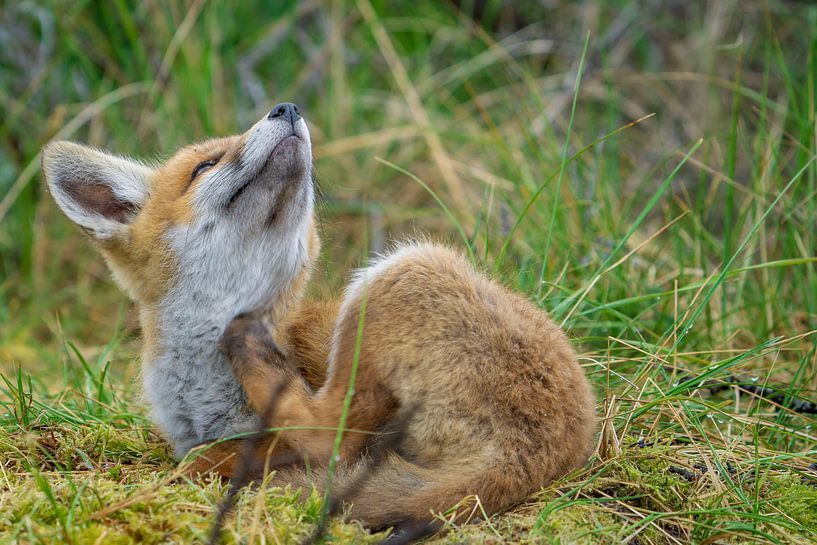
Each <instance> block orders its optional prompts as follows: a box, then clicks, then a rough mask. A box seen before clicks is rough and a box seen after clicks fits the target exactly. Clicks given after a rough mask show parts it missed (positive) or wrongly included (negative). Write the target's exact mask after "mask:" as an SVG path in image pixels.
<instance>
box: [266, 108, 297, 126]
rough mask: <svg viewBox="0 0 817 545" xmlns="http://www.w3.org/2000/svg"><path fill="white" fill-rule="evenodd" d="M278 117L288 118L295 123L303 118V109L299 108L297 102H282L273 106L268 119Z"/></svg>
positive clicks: (291, 122)
mask: <svg viewBox="0 0 817 545" xmlns="http://www.w3.org/2000/svg"><path fill="white" fill-rule="evenodd" d="M278 117H280V118H283V119H286V120H288V121H289V122H290V124H292V125H295V122H296V121H298V120H299V119H301V111H300V110H299V109H298V105H297V104H293V103H292V102H282V103H281V104H277V105H276V106H275V107H273V108H272V110H270V113H269V115H267V119H276V118H278Z"/></svg>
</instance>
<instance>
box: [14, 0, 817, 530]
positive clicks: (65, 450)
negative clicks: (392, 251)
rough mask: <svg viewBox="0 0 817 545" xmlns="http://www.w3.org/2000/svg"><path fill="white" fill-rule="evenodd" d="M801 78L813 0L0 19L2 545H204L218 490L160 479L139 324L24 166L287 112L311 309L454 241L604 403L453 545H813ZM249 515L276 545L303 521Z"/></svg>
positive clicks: (808, 166)
mask: <svg viewBox="0 0 817 545" xmlns="http://www.w3.org/2000/svg"><path fill="white" fill-rule="evenodd" d="M816 81H817V5H815V4H814V3H813V2H806V1H802V2H796V1H790V0H740V1H738V0H711V1H687V0H662V1H653V0H641V1H625V0H597V1H589V0H585V1H574V2H569V1H564V0H519V1H510V0H459V1H455V0H439V1H423V0H413V1H410V2H409V1H403V0H392V1H388V2H386V1H380V0H325V1H310V0H304V1H301V2H295V1H260V0H244V1H241V2H228V1H223V0H206V1H205V0H187V1H181V0H171V1H164V0H143V1H129V0H112V1H87V0H83V1H64V0H36V1H35V0H26V1H19V2H18V1H13V0H11V1H9V0H6V1H4V2H0V111H2V114H1V115H0V408H1V409H2V410H0V470H2V474H3V479H2V480H0V505H2V506H3V508H2V509H0V542H2V541H3V539H4V537H3V536H9V537H8V539H10V540H11V542H15V543H17V542H19V543H28V542H31V543H35V542H41V543H53V542H66V543H100V542H103V541H104V540H105V539H108V540H109V541H110V540H113V539H114V537H117V536H118V537H117V538H121V540H120V541H117V542H122V543H126V542H127V543H130V542H134V543H136V542H138V543H143V542H145V543H160V542H161V543H165V542H167V541H168V540H170V539H171V537H170V536H172V539H176V540H177V541H179V542H193V541H196V540H203V539H204V536H206V535H207V532H208V528H209V524H210V519H211V516H212V512H213V506H214V505H215V504H216V502H217V501H218V498H220V497H221V495H222V493H223V489H222V488H220V484H219V483H217V482H214V483H209V484H201V483H191V482H186V483H174V484H171V483H169V480H170V479H171V478H172V475H171V471H172V470H173V468H174V467H175V462H174V460H173V459H172V456H171V454H170V453H169V452H168V451H167V448H166V445H165V443H164V442H163V441H162V440H161V438H160V437H159V436H158V435H157V434H156V433H155V431H154V430H153V428H152V426H151V423H150V422H149V420H148V418H147V416H146V414H147V409H146V407H145V405H144V403H142V402H141V401H140V397H139V393H138V386H137V383H138V381H137V380H136V379H137V377H138V368H139V366H138V361H137V358H138V345H139V343H138V334H139V331H138V323H137V319H136V313H135V312H134V310H133V308H132V305H131V304H130V303H128V302H127V301H126V298H125V296H124V295H123V294H122V293H120V292H119V291H118V289H117V288H116V287H115V286H114V285H113V283H112V281H111V279H110V276H109V274H108V271H107V269H106V267H105V265H104V263H103V261H102V259H101V258H100V257H98V256H97V255H96V252H95V251H94V250H93V249H92V248H91V245H90V243H89V241H88V240H87V239H86V237H85V236H84V235H83V234H82V233H81V232H80V231H79V229H77V228H75V227H74V226H73V225H71V224H69V222H68V220H66V219H65V218H64V217H63V215H62V214H61V213H60V212H59V211H58V210H57V208H56V206H55V205H54V203H53V202H52V200H51V198H50V196H49V195H48V194H47V191H46V189H45V184H44V182H43V180H42V176H41V173H40V170H39V152H40V149H41V148H42V146H43V145H44V144H45V143H46V142H48V141H49V140H51V139H55V138H60V139H70V140H75V141H78V142H84V143H87V144H90V145H93V146H98V147H101V148H105V149H107V150H110V151H112V152H115V153H119V154H124V155H131V156H135V157H139V158H142V159H145V160H148V161H151V160H162V159H163V158H166V157H168V156H169V155H171V154H172V153H173V152H174V150H175V149H176V148H177V147H178V146H181V145H185V144H188V143H190V142H192V141H196V140H200V139H204V138H208V137H213V136H222V135H227V134H231V133H237V132H241V131H244V130H245V129H246V128H247V127H248V126H249V125H250V124H252V123H253V122H254V121H255V120H257V119H258V118H260V117H261V116H262V115H264V114H265V113H266V112H268V111H269V109H270V108H271V107H272V106H273V105H274V104H276V103H278V102H282V101H292V102H296V103H298V104H299V105H300V107H301V110H302V112H303V113H304V116H305V117H306V119H307V122H308V124H309V127H310V131H311V134H312V141H313V143H314V154H315V158H316V161H315V164H316V171H317V178H318V180H319V182H320V185H321V188H322V193H323V197H322V201H321V204H320V206H319V210H320V217H321V232H322V236H323V242H324V247H323V252H322V256H321V263H320V265H319V267H318V270H317V272H316V277H315V281H314V282H313V283H312V286H311V288H310V290H311V294H312V295H313V296H315V297H326V296H330V295H332V294H337V293H339V291H340V289H341V288H342V286H343V284H344V282H345V281H346V279H347V278H348V273H349V271H350V269H351V268H353V267H356V266H358V265H360V264H362V263H364V262H365V256H366V255H367V253H368V252H370V251H375V252H376V251H381V250H383V249H384V248H386V247H387V246H388V244H389V242H390V241H392V240H394V239H399V238H401V237H405V236H416V235H428V236H431V237H433V238H435V239H438V240H443V241H447V242H448V243H450V244H452V245H454V246H456V247H458V248H460V249H462V250H463V251H465V252H468V253H469V254H471V256H472V258H473V260H474V261H475V262H476V263H477V265H478V266H479V267H480V268H482V269H483V270H485V271H486V272H487V273H488V274H491V275H493V276H494V277H496V278H498V279H500V280H501V281H503V282H504V283H506V284H507V285H509V286H511V287H513V288H514V289H516V290H518V291H520V292H522V293H524V294H525V295H526V296H527V297H529V298H530V299H531V300H533V301H534V302H535V303H536V304H538V305H540V306H541V307H542V308H544V309H546V310H547V311H548V312H550V314H551V315H552V316H553V317H554V318H555V319H556V321H557V322H559V323H560V324H562V325H564V326H565V327H566V329H567V330H568V332H569V334H570V336H571V337H572V339H573V341H574V346H575V347H576V349H577V351H578V353H579V357H580V361H581V363H582V365H583V366H584V368H585V370H586V371H587V373H588V374H589V376H590V377H591V379H592V381H593V383H594V385H595V387H596V391H597V393H598V396H599V403H598V407H599V409H598V413H599V416H600V428H601V433H600V436H599V442H598V448H597V450H596V452H595V455H594V456H593V457H592V459H591V460H590V462H588V464H587V466H586V468H585V470H584V471H583V472H578V473H576V474H573V475H571V476H568V477H566V478H565V479H563V480H561V481H560V482H557V483H555V484H553V485H552V486H550V487H549V488H547V489H545V490H544V491H542V492H541V493H540V494H538V495H536V497H535V498H533V500H532V501H531V502H528V503H526V504H525V505H523V506H521V507H519V508H517V509H515V510H514V511H513V512H512V513H509V514H507V515H506V516H503V517H496V518H494V519H492V520H491V521H488V522H486V523H484V524H481V525H472V526H469V527H468V528H463V529H457V530H456V531H453V530H452V532H451V533H449V534H448V535H447V537H444V538H442V539H444V540H447V542H450V543H454V542H457V543H462V542H468V543H471V542H479V543H499V542H502V539H512V540H513V541H514V542H520V543H521V542H530V543H545V542H548V543H554V544H556V543H563V542H564V543H567V542H570V543H574V542H575V543H588V544H593V545H596V544H598V543H609V544H611V545H612V544H619V543H625V542H626V543H631V544H633V545H638V544H642V545H647V544H659V543H661V544H663V543H667V544H670V543H671V544H675V545H677V544H680V543H702V544H703V543H706V544H714V543H727V542H728V543H763V544H771V543H775V544H779V543H792V544H794V543H797V544H800V543H802V544H804V545H805V544H810V543H813V536H814V535H815V532H817V488H815V487H814V483H815V475H817V473H815V472H817V466H815V465H814V460H815V459H817V435H815V433H814V430H815V429H816V428H815V424H817V421H815V416H814V414H815V413H817V405H815V404H814V402H815V400H817V269H816V268H815V264H816V263H817V257H815V256H817V251H815V250H816V249H817V165H816V164H815V157H816V156H817V129H816V128H815V103H817V89H816V87H817V83H816ZM766 387H770V388H771V389H768V388H766ZM605 416H606V417H607V418H602V417H605ZM169 475H170V476H169ZM259 497H261V496H259ZM134 498H136V499H134ZM251 498H252V496H247V499H246V501H245V503H244V504H242V505H243V507H241V508H240V509H239V511H240V512H241V509H244V511H243V513H244V515H242V516H237V517H236V518H235V520H234V521H232V522H229V523H228V524H231V525H232V526H231V530H230V531H231V532H232V534H231V535H232V538H233V539H234V540H235V541H236V542H239V540H240V541H241V542H246V541H245V537H246V535H247V532H246V524H249V523H246V521H255V520H256V518H255V517H256V516H257V513H258V511H256V509H257V508H261V504H260V503H259V504H256V503H255V501H254V500H252V499H251ZM242 501H243V500H242ZM111 506H114V507H111ZM120 507H121V509H119V508H120ZM264 509H269V511H268V512H267V513H268V516H265V517H263V519H259V520H263V525H264V526H263V529H262V530H261V531H262V533H264V535H265V536H267V537H268V538H269V539H268V541H269V542H273V541H274V542H292V541H291V540H292V539H294V538H293V536H295V537H297V536H299V535H300V536H301V537H303V536H305V535H308V532H309V531H311V530H309V526H310V525H311V524H313V523H315V521H316V520H317V517H318V515H319V513H320V512H321V509H320V500H319V498H318V496H317V495H313V497H312V500H311V502H308V503H307V504H306V506H305V507H304V506H302V505H301V504H300V503H298V502H296V498H295V497H294V495H293V494H289V496H288V497H283V496H282V494H281V491H280V490H272V491H271V492H269V493H268V494H266V503H264ZM249 511H253V512H254V513H256V515H253V517H250V516H249V515H248V514H247V513H248V512H249ZM146 513H147V514H149V516H146V515H145V514H146ZM242 521H244V522H242ZM251 530H252V532H255V531H256V525H255V522H252V529H251ZM332 532H333V535H334V536H335V537H334V539H335V541H334V542H336V543H361V542H364V541H373V540H374V539H376V538H373V537H367V536H365V535H364V534H363V532H362V531H361V530H360V529H359V528H357V527H356V526H354V525H345V526H341V525H339V524H338V525H335V526H333V530H332ZM106 536H107V537H106ZM123 536H124V537H123ZM281 536H283V537H281ZM342 536H346V537H342ZM469 536H470V537H469ZM126 538H127V539H130V541H128V540H127V539H126ZM279 538H280V539H279ZM523 538H524V539H523ZM247 539H248V540H249V541H250V542H252V538H247ZM264 539H266V538H264ZM287 539H290V541H287ZM344 540H345V541H344ZM525 540H527V541H525Z"/></svg>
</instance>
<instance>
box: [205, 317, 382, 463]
mask: <svg viewBox="0 0 817 545" xmlns="http://www.w3.org/2000/svg"><path fill="white" fill-rule="evenodd" d="M353 339H354V337H353ZM221 350H222V352H223V353H224V354H225V355H226V356H227V358H228V359H229V360H230V363H231V364H232V368H233V372H234V373H235V376H236V379H238V381H239V382H240V383H241V385H242V387H243V388H244V390H245V392H246V393H247V398H248V400H249V402H250V405H251V407H252V408H253V410H255V411H256V413H257V414H259V415H261V416H262V418H264V420H265V421H266V422H265V423H266V424H267V425H268V426H270V427H279V428H284V429H283V430H281V432H280V434H279V439H280V440H281V441H282V442H283V443H284V444H285V445H288V446H290V447H291V448H293V449H295V450H296V451H298V452H299V453H300V454H301V456H303V458H305V459H309V460H312V461H313V462H314V463H319V464H325V463H326V462H327V460H328V459H329V456H330V455H331V453H332V451H333V447H334V441H335V436H336V433H337V426H338V423H339V421H340V417H341V413H342V410H343V400H344V395H345V392H346V387H347V383H346V377H348V373H345V372H339V373H337V374H336V377H332V378H330V379H329V381H328V382H327V384H325V385H324V387H323V388H321V390H320V391H319V392H318V393H317V394H316V393H313V392H312V390H311V389H310V388H309V386H308V385H307V383H306V381H305V380H304V378H303V376H302V375H301V374H300V373H299V372H298V370H297V368H296V367H295V366H294V365H292V363H291V361H289V360H288V359H287V357H286V355H284V354H283V352H282V351H281V350H280V349H279V348H278V347H277V346H276V344H275V341H274V340H273V338H272V336H271V335H270V332H269V330H268V329H267V327H266V326H265V325H264V324H263V323H262V322H261V321H260V320H259V319H257V318H254V317H252V316H239V317H237V318H235V319H234V320H233V321H232V322H231V323H230V325H229V326H228V327H227V330H226V331H225V333H224V336H223V337H222V340H221ZM338 379H339V380H338ZM341 382H342V383H341ZM356 386H360V385H356ZM393 405H394V404H393V401H392V400H391V399H390V396H388V395H387V394H385V391H383V392H373V391H370V390H367V389H366V388H363V389H361V388H360V387H357V388H356V394H355V398H354V400H353V403H352V406H351V407H350V410H349V412H348V414H347V419H346V426H345V427H346V428H347V431H346V432H345V433H344V435H343V441H342V444H341V451H340V455H341V457H342V458H349V457H352V456H354V455H355V454H356V453H357V452H359V451H360V450H361V449H362V448H363V446H364V445H365V443H366V442H367V441H368V440H369V439H370V438H371V433H367V432H374V431H376V430H377V428H379V427H381V426H382V424H384V423H385V422H386V420H387V419H388V416H389V414H390V412H391V410H392V409H393ZM288 427H289V428H297V429H286V428H288ZM361 432H362V433H361Z"/></svg>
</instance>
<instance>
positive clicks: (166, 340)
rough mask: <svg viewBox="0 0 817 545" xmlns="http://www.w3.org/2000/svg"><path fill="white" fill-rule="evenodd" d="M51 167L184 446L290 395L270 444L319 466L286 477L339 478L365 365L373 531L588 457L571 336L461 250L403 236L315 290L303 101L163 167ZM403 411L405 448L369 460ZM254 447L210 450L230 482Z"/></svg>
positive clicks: (588, 431) (103, 162)
mask: <svg viewBox="0 0 817 545" xmlns="http://www.w3.org/2000/svg"><path fill="white" fill-rule="evenodd" d="M43 170H44V173H45V177H46V179H47V182H48V186H49V188H50V191H51V192H52V194H53V196H54V198H55V200H56V202H57V204H58V205H59V206H60V208H61V209H62V210H63V211H64V212H65V213H66V215H67V216H68V217H69V218H70V219H71V220H73V221H74V222H75V223H77V224H79V225H80V226H81V227H82V228H83V229H84V230H86V231H87V232H88V233H89V234H90V236H91V238H92V239H93V240H94V241H95V244H96V246H97V247H98V248H99V249H100V251H101V253H102V254H103V255H104V256H105V258H106V261H107V262H108V264H109V266H110V268H111V270H112V271H113V276H114V278H115V279H116V281H117V282H118V283H119V284H120V285H121V286H122V287H123V289H124V290H125V291H126V292H127V293H128V294H129V295H130V297H131V298H132V299H133V300H134V301H135V302H136V304H137V306H138V308H139V312H140V321H141V326H142V333H143V337H144V347H143V354H142V366H143V372H142V376H143V380H144V394H145V397H146V399H147V401H148V402H149V404H150V407H151V415H152V418H153V420H154V421H155V423H156V424H157V426H158V427H159V428H160V429H161V431H162V432H163V434H164V435H165V436H166V437H167V439H168V440H169V441H170V442H171V443H172V444H173V446H174V448H175V452H176V455H177V456H178V457H180V458H181V457H183V456H184V455H185V454H186V453H187V452H188V451H189V450H190V449H191V448H193V447H194V446H196V445H199V444H203V443H207V442H211V441H214V440H216V439H220V438H223V437H228V436H230V435H234V434H237V433H240V432H245V431H249V430H252V429H254V428H255V427H256V426H257V425H258V424H259V423H260V422H259V419H260V418H261V416H260V415H264V414H265V407H266V406H267V404H268V403H269V402H270V397H271V396H272V395H273V394H276V399H275V410H274V411H272V413H271V414H268V415H267V417H268V418H269V421H267V422H263V424H265V425H267V426H268V427H276V428H286V429H285V430H284V431H281V432H279V433H277V434H275V436H274V437H271V438H270V439H269V441H270V442H271V443H270V444H269V446H271V447H274V452H275V453H283V454H285V453H292V454H294V455H296V456H297V458H298V459H304V460H308V461H309V465H310V467H311V468H312V469H313V471H312V472H310V473H309V474H308V473H307V472H306V471H304V470H301V469H298V467H293V466H292V465H288V466H287V467H285V468H281V469H280V471H279V472H278V473H277V475H276V479H277V480H278V481H279V482H282V483H291V484H293V485H295V486H308V485H309V483H310V482H314V484H316V485H318V486H320V485H322V484H323V483H322V481H321V478H320V476H319V475H320V470H319V468H320V467H321V466H322V465H324V464H326V463H327V462H328V460H329V458H330V456H331V453H332V449H333V443H334V440H335V435H336V431H335V430H336V428H337V426H338V422H339V420H340V418H341V413H342V412H343V406H344V398H345V396H346V394H347V389H348V387H349V382H350V378H351V375H352V372H353V367H354V365H355V362H357V378H356V381H355V384H354V395H353V397H352V400H351V405H350V406H349V409H348V413H347V420H346V425H345V427H346V429H347V430H349V431H347V432H345V433H344V435H343V443H342V445H341V451H340V452H341V463H340V465H339V467H338V473H337V476H336V479H335V484H334V485H333V486H334V487H336V489H340V490H343V488H344V486H350V484H349V483H351V482H353V481H354V479H355V476H356V475H359V474H361V472H369V473H370V474H369V475H368V476H367V478H366V479H365V481H359V482H361V483H362V484H360V489H359V490H357V491H356V493H355V495H354V498H353V501H352V505H351V507H350V514H351V516H352V517H353V518H356V519H358V520H361V521H362V522H364V523H365V524H366V525H368V526H370V527H373V528H382V527H387V526H391V525H395V524H398V523H404V522H406V521H423V520H429V519H430V518H431V517H432V513H433V512H436V513H438V512H442V511H445V510H446V509H448V508H449V507H451V506H453V505H455V504H457V503H458V502H459V501H460V500H461V499H462V498H464V497H466V496H472V495H475V496H477V497H478V498H479V500H480V502H481V504H482V507H483V509H484V510H485V511H486V512H487V513H489V514H490V513H494V512H497V511H500V510H502V509H504V508H506V507H508V506H510V505H513V504H515V503H518V502H520V501H522V500H524V499H525V498H526V497H527V496H529V495H530V494H531V493H533V492H535V491H536V490H538V489H539V488H541V487H542V486H543V485H545V484H547V483H548V482H550V481H552V480H554V479H556V478H558V477H560V476H561V475H563V474H565V473H566V472H568V471H569V470H571V469H573V468H576V467H578V466H580V465H581V464H582V463H584V461H585V460H586V459H587V457H588V455H589V453H590V450H591V445H592V441H593V435H594V431H595V422H594V398H593V395H592V393H591V390H590V387H589V384H588V382H587V380H586V378H585V376H584V374H583V372H582V370H581V368H580V367H579V365H578V363H577V361H576V356H575V354H574V352H573V350H572V348H571V347H570V344H569V342H568V340H567V338H566V336H565V335H564V333H563V332H562V331H561V330H560V329H559V327H558V326H557V325H556V324H554V323H553V322H552V321H551V320H550V319H549V318H548V317H547V316H546V315H545V314H544V313H543V312H542V311H541V310H539V309H538V308H536V307H535V306H534V305H532V304H531V303H530V302H528V301H527V300H526V299H524V298H523V297H521V296H520V295H517V294H515V293H513V292H511V291H509V290H508V289H506V288H505V287H503V286H501V285H500V284H498V283H496V282H494V281H493V280H491V279H489V278H487V277H486V276H485V275H483V274H481V273H480V272H478V271H477V270H475V268H474V267H473V266H472V265H471V264H470V263H469V262H468V261H467V260H466V259H465V258H463V257H462V256H461V255H460V254H459V253H457V252H456V251H454V250H452V249H450V248H447V247H444V246H440V245H437V244H433V243H429V242H408V243H404V244H402V245H398V246H396V247H395V248H394V249H393V250H392V251H391V252H389V253H387V254H385V255H383V256H381V257H379V258H377V259H375V260H373V262H372V263H371V264H370V265H369V266H367V267H366V268H364V269H362V270H360V271H358V272H357V273H356V274H355V276H354V277H353V279H352V280H351V282H350V283H349V285H348V286H347V288H346V290H345V292H344V293H343V295H342V296H341V297H340V298H339V299H338V300H336V301H324V302H310V301H306V300H304V299H303V292H304V289H305V287H306V284H307V282H308V280H309V277H310V273H311V267H312V263H313V261H314V260H315V258H316V257H317V255H318V252H319V249H320V241H319V238H318V234H317V230H316V220H315V212H314V210H313V206H314V188H313V179H312V155H311V145H310V140H309V131H308V129H307V126H306V123H305V122H304V120H303V118H302V117H301V116H300V114H299V112H298V110H297V107H296V106H294V105H292V104H288V103H285V104H281V105H278V106H276V107H275V108H273V110H272V111H271V112H270V113H269V114H268V115H267V116H264V117H263V118H262V119H261V120H260V121H258V123H256V124H255V125H254V126H253V127H252V128H250V129H249V130H248V131H247V132H246V133H244V134H242V135H239V136H234V137H229V138H223V139H217V140H210V141H206V142H203V143H200V144H194V145H192V146H188V147H186V148H183V149H182V150H180V151H179V152H177V153H176V154H175V155H174V156H173V157H172V158H170V159H169V160H168V161H167V162H165V163H164V164H160V165H150V166H149V165H146V164H143V163H139V162H135V161H132V160H130V159H125V158H120V157H115V156H112V155H108V154H106V153H103V152H101V151H97V150H93V149H90V148H87V147H84V146H80V145H77V144H73V143H68V142H55V143H51V144H49V145H48V146H47V147H46V148H45V150H44V153H43ZM236 316H239V317H238V318H236ZM361 319H362V323H363V326H362V330H361V331H359V324H360V322H361ZM397 421H400V422H401V423H403V429H402V433H401V436H400V441H399V443H398V444H396V445H394V446H393V448H391V449H390V450H389V451H388V452H387V453H385V454H384V456H383V457H382V459H380V460H379V461H378V463H377V464H373V463H370V458H369V457H368V456H367V452H368V450H369V447H370V446H371V445H372V442H375V441H377V438H378V434H379V433H382V432H384V431H386V430H389V428H390V425H392V424H393V423H394V422H397ZM239 448H240V445H239V442H237V441H234V442H223V443H219V444H218V445H216V446H214V447H213V448H211V449H210V450H208V451H207V452H206V453H205V455H204V456H203V457H202V458H201V459H200V461H198V462H197V463H198V464H200V465H199V467H200V469H202V470H206V469H207V468H208V465H207V464H212V466H214V467H215V469H216V471H220V472H222V473H223V474H226V475H230V473H231V472H232V471H233V470H234V469H235V459H236V456H235V453H236V451H237V449H239ZM265 448H266V446H265ZM315 468H318V469H317V472H316V471H315Z"/></svg>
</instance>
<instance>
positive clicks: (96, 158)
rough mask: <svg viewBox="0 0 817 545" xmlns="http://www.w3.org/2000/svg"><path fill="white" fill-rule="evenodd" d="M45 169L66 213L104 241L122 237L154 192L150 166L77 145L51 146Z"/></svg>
mask: <svg viewBox="0 0 817 545" xmlns="http://www.w3.org/2000/svg"><path fill="white" fill-rule="evenodd" d="M42 167H43V173H44V174H45V179H46V182H48V188H49V190H50V191H51V194H52V195H53V196H54V200H55V201H57V204H58V205H59V207H60V208H61V209H62V211H63V212H65V215H66V216H68V217H69V218H70V219H71V220H72V221H73V222H74V223H76V224H77V225H79V226H81V227H83V228H85V229H86V230H87V231H89V232H90V233H91V235H93V236H94V237H95V238H98V239H101V240H106V239H110V238H113V237H115V236H116V235H118V234H122V233H124V232H125V231H126V228H127V226H128V224H129V223H130V222H131V221H132V220H133V218H134V217H136V214H138V212H139V210H140V209H141V208H142V205H143V204H144V203H145V201H146V200H147V198H148V195H149V194H150V177H151V174H152V172H153V171H152V170H151V169H150V168H148V167H147V166H145V165H143V164H142V163H139V162H136V161H132V160H130V159H125V158H122V157H116V156H114V155H110V154H108V153H105V152H102V151H99V150H96V149H93V148H89V147H87V146H82V145H80V144H74V143H73V142H52V143H50V144H48V145H47V146H46V147H45V148H44V149H43V153H42Z"/></svg>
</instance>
